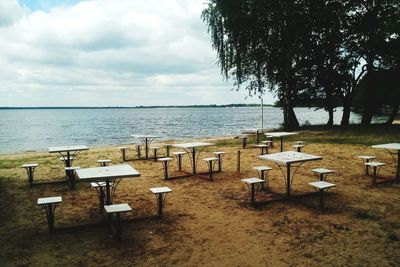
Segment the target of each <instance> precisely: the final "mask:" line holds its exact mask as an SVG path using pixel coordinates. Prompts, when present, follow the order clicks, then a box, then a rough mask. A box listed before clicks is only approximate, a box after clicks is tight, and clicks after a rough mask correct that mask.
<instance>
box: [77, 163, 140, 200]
mask: <svg viewBox="0 0 400 267" xmlns="http://www.w3.org/2000/svg"><path fill="white" fill-rule="evenodd" d="M76 175H77V176H78V178H79V179H80V180H82V181H87V182H96V183H98V184H99V186H100V183H101V182H105V183H106V205H111V204H112V196H113V194H114V191H115V189H116V188H117V186H118V184H119V182H120V181H121V180H122V179H123V178H134V177H139V176H140V173H139V172H138V171H137V170H135V169H134V168H132V167H131V166H130V165H128V164H123V165H113V166H106V167H94V168H85V169H79V170H76ZM110 181H113V183H112V186H110ZM110 187H112V188H110Z"/></svg>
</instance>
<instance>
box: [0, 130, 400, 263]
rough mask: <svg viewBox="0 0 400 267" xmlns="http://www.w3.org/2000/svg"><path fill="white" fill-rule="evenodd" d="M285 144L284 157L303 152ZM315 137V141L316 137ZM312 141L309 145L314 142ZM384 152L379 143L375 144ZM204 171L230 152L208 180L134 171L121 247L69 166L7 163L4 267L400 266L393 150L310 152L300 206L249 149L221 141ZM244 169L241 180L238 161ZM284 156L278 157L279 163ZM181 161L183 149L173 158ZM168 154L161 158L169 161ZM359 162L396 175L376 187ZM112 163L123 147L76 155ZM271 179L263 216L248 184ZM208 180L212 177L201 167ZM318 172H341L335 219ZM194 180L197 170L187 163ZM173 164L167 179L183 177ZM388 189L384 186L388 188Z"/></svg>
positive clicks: (354, 147)
mask: <svg viewBox="0 0 400 267" xmlns="http://www.w3.org/2000/svg"><path fill="white" fill-rule="evenodd" d="M306 136H308V135H307V134H304V133H303V135H301V136H298V137H291V138H287V140H288V141H287V142H286V143H285V148H286V149H291V144H292V142H293V141H294V140H302V139H304V138H303V137H306ZM313 136H314V137H315V136H318V133H315V132H314V133H313ZM306 141H307V140H306ZM377 141H378V140H377ZM215 144H216V146H210V147H208V148H207V149H206V150H205V151H204V152H203V153H202V154H201V155H200V159H201V158H204V157H208V156H212V155H213V154H212V152H213V151H225V152H226V155H225V157H224V161H223V172H221V173H216V174H215V175H214V181H209V180H208V178H207V176H202V175H197V176H193V177H188V178H181V179H172V180H168V181H166V180H164V179H163V169H162V165H161V163H160V162H154V161H151V160H147V161H145V160H134V158H135V157H136V153H134V149H133V147H131V149H130V150H129V151H128V161H126V162H125V163H126V164H129V165H131V166H132V167H134V168H135V169H136V170H138V171H139V172H140V173H141V176H140V177H139V178H134V179H124V180H122V182H121V183H120V185H119V186H118V188H117V190H116V193H115V196H114V203H128V204H129V205H130V206H131V207H132V208H133V211H132V212H130V213H128V214H127V215H126V217H125V222H124V232H123V236H122V241H121V242H120V243H117V242H115V240H114V239H113V238H112V236H111V235H110V233H109V232H108V230H107V227H106V224H105V222H104V217H103V216H102V214H101V212H100V211H99V209H98V198H97V195H96V191H95V190H94V189H92V188H90V186H89V184H88V183H84V182H78V183H77V188H76V190H70V189H68V187H67V185H66V183H65V182H60V183H54V182H55V181H63V180H64V179H65V178H64V171H63V165H62V163H61V162H60V161H59V160H58V156H57V155H55V154H49V153H47V152H42V153H40V152H35V153H33V152H32V153H23V154H17V155H1V156H0V164H1V167H0V188H1V189H0V205H1V210H2V212H1V213H0V221H1V227H0V234H1V239H0V245H1V248H2V249H1V252H0V258H1V265H2V266H45V265H48V266H61V265H64V266H111V265H115V266H322V265H333V266H343V265H347V266H348V265H350V266H352V265H356V266H398V265H399V264H400V254H399V252H398V251H399V249H400V242H399V239H400V208H399V205H398V203H399V201H400V186H399V184H395V183H393V182H392V180H391V179H390V178H393V177H394V175H395V173H394V163H393V160H392V158H391V157H390V155H389V154H388V153H387V152H386V151H384V150H378V149H374V148H371V147H370V146H368V145H365V144H346V143H339V144H335V143H331V142H318V141H314V142H312V141H311V142H310V141H307V145H306V147H305V148H304V150H303V152H305V153H309V154H314V155H319V156H322V157H323V160H321V161H314V162H309V163H305V164H304V165H303V166H302V167H301V168H299V170H298V172H297V174H296V176H295V178H294V180H293V196H292V197H291V198H284V197H282V196H284V194H285V183H284V179H283V175H282V173H281V171H280V170H279V168H278V167H277V166H276V165H275V164H274V163H272V162H268V161H261V160H259V159H258V157H257V156H258V155H259V153H260V151H259V149H258V148H256V147H254V144H250V145H249V146H248V148H246V149H242V148H241V145H240V140H238V139H232V140H230V141H229V140H220V141H215ZM238 150H240V151H241V169H240V172H238V171H237V151H238ZM278 150H279V146H278V145H275V147H274V148H272V149H271V151H270V153H274V152H278ZM173 151H177V149H173ZM160 153H161V154H164V150H161V151H160ZM359 155H375V156H377V158H378V159H379V161H381V162H384V163H386V164H387V165H386V166H385V167H383V168H382V170H381V171H380V173H379V176H381V177H383V178H385V179H379V180H378V181H379V183H378V184H377V185H376V186H372V184H371V182H372V178H371V177H370V176H367V175H365V173H364V170H363V164H362V161H361V160H360V159H359V158H358V156H359ZM100 158H108V159H111V160H112V164H114V165H115V164H121V163H122V160H121V153H120V151H119V149H118V147H107V148H95V149H92V148H91V149H90V150H88V151H85V152H83V153H81V154H79V155H78V158H77V159H76V161H75V162H74V165H78V166H80V167H81V168H85V167H94V166H97V163H96V160H97V159H100ZM27 162H36V163H39V167H38V168H37V170H36V172H35V178H34V183H35V184H34V186H32V187H31V188H29V187H28V185H27V178H26V173H25V170H24V169H22V168H20V166H21V165H22V164H23V163H27ZM259 165H266V166H270V167H272V168H273V170H272V171H270V173H269V174H268V178H269V186H268V189H267V190H266V191H265V192H263V191H261V192H257V195H256V205H255V206H251V205H250V204H249V192H248V189H247V187H246V185H245V184H243V183H242V182H241V181H240V179H242V178H247V177H256V176H257V174H256V172H255V171H254V170H253V169H252V167H253V166H259ZM198 167H199V171H200V172H202V171H206V170H207V165H206V163H205V162H203V161H202V160H199V165H198ZM316 167H324V168H329V169H332V170H334V171H335V172H334V173H332V174H330V175H329V176H328V178H327V181H329V182H332V183H335V184H336V185H337V187H336V188H333V189H331V190H330V191H329V192H328V196H327V199H326V210H325V212H324V213H322V212H321V210H320V209H319V206H318V204H319V202H318V195H317V194H316V193H315V190H314V189H313V188H312V187H310V186H309V185H308V183H309V182H312V181H316V180H317V179H318V177H317V175H316V174H315V173H313V172H312V171H311V169H313V168H316ZM183 168H184V169H185V170H189V169H190V163H189V161H188V157H187V156H186V157H185V158H184V166H183ZM177 174H178V173H177V168H176V160H175V159H174V161H173V162H171V164H170V175H171V176H173V175H177ZM386 178H387V179H386ZM155 186H168V187H170V188H171V189H172V190H173V192H172V193H171V194H169V195H168V197H167V198H166V210H165V215H164V217H163V218H162V219H160V218H158V217H157V216H156V215H157V206H156V201H155V197H154V195H153V194H152V193H150V192H149V187H155ZM53 195H61V196H62V197H63V203H62V204H61V205H60V206H59V207H58V208H57V209H56V215H55V228H56V229H55V231H54V233H52V234H49V232H48V229H47V223H46V217H45V213H44V210H43V209H42V208H40V207H38V206H37V205H36V200H37V198H38V197H44V196H53Z"/></svg>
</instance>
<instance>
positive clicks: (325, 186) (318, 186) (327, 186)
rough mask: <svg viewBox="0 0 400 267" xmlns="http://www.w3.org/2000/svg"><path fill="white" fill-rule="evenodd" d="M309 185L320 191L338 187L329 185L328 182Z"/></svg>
mask: <svg viewBox="0 0 400 267" xmlns="http://www.w3.org/2000/svg"><path fill="white" fill-rule="evenodd" d="M308 184H309V185H311V186H313V187H315V188H317V189H319V190H325V189H328V188H331V187H335V186H336V184H332V183H328V182H325V181H318V182H311V183H308Z"/></svg>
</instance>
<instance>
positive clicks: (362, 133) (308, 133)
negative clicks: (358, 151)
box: [288, 124, 400, 145]
mask: <svg viewBox="0 0 400 267" xmlns="http://www.w3.org/2000/svg"><path fill="white" fill-rule="evenodd" d="M300 130H301V131H302V135H301V137H291V138H290V139H293V138H296V139H299V138H300V139H302V140H304V141H308V142H314V143H335V144H361V145H374V144H379V143H392V142H398V141H399V140H398V139H399V136H400V125H389V126H388V125H382V124H377V125H371V126H368V127H365V126H361V125H350V126H348V127H340V126H332V127H328V126H326V125H312V126H303V127H301V129H300ZM290 139H288V140H290Z"/></svg>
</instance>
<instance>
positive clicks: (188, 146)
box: [173, 142, 213, 148]
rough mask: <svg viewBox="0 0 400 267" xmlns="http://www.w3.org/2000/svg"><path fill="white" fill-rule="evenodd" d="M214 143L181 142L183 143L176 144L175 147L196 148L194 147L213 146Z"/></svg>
mask: <svg viewBox="0 0 400 267" xmlns="http://www.w3.org/2000/svg"><path fill="white" fill-rule="evenodd" d="M212 145H213V144H212V143H205V142H193V143H181V144H174V145H173V146H174V147H179V148H194V147H202V146H212Z"/></svg>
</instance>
